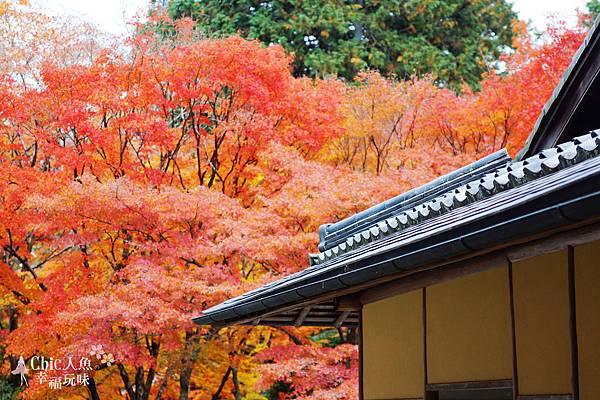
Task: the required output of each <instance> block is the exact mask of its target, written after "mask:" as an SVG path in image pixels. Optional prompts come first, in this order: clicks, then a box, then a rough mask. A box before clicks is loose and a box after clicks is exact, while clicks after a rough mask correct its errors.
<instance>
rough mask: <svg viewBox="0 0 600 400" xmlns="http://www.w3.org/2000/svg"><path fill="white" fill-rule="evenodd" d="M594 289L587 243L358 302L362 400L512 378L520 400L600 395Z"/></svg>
mask: <svg viewBox="0 0 600 400" xmlns="http://www.w3.org/2000/svg"><path fill="white" fill-rule="evenodd" d="M511 278H512V279H511ZM599 287H600V242H594V243H590V244H586V245H582V246H577V247H575V248H571V249H567V250H564V251H560V252H555V253H551V254H546V255H542V256H536V257H531V258H528V259H525V260H522V261H519V262H515V263H512V264H511V265H509V264H508V262H507V263H506V265H499V266H498V267H497V268H494V269H491V270H487V271H484V272H479V273H476V274H473V275H468V276H465V277H461V278H457V279H453V280H449V281H446V282H443V283H439V284H435V285H431V286H428V287H426V288H424V289H418V290H415V291H412V292H409V293H404V294H401V295H396V296H392V297H389V298H387V299H385V300H381V301H377V302H375V303H371V304H367V305H364V307H363V349H362V351H363V366H362V368H363V382H362V383H363V393H364V398H365V399H368V400H375V399H379V400H381V399H414V398H423V396H424V392H425V388H426V387H428V388H429V389H431V390H434V389H432V388H435V387H436V386H435V384H445V383H459V382H472V381H488V382H490V381H506V380H509V381H510V380H511V379H513V376H515V377H516V378H517V379H513V383H514V385H515V386H516V390H517V393H516V394H517V395H525V396H531V395H538V396H542V397H539V398H540V399H543V398H551V397H549V396H548V395H574V394H576V393H579V399H581V400H592V399H594V400H596V399H600V289H599ZM423 291H424V292H425V296H424V298H423ZM423 300H425V301H423ZM423 305H424V306H425V307H424V308H423ZM423 317H425V318H424V320H423ZM513 321H514V324H513ZM423 323H424V324H425V329H423ZM424 331H425V332H424ZM513 331H514V332H513ZM513 334H514V341H513ZM572 336H573V337H572ZM425 348H426V353H427V354H426V356H424V353H425V351H424V349H425ZM513 354H514V359H513ZM428 385H429V386H428ZM437 387H439V385H438V386H437ZM544 396H546V397H544ZM536 398H537V397H536ZM554 398H556V397H554ZM561 398H563V397H561ZM570 398H574V397H570Z"/></svg>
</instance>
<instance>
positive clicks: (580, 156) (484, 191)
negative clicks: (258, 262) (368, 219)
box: [309, 131, 600, 265]
mask: <svg viewBox="0 0 600 400" xmlns="http://www.w3.org/2000/svg"><path fill="white" fill-rule="evenodd" d="M599 132H600V131H593V132H590V133H588V134H586V135H583V136H579V137H577V138H575V139H573V140H572V141H570V142H568V143H564V144H562V145H559V146H557V147H555V148H551V149H547V150H544V151H542V152H540V153H538V154H535V155H533V156H531V157H529V158H527V159H525V160H523V161H514V162H511V163H509V164H508V165H506V166H503V167H500V168H497V169H496V170H494V171H490V172H486V173H485V174H483V175H482V176H480V177H478V178H477V179H474V180H472V181H470V182H468V183H465V184H464V185H462V186H460V187H457V188H454V189H452V190H450V191H448V192H446V193H443V194H440V195H438V196H437V197H434V198H432V199H429V200H426V201H424V202H423V203H421V204H416V205H414V206H413V207H412V208H410V209H406V210H403V211H401V212H399V213H398V214H397V215H393V216H391V217H387V218H385V219H383V220H381V221H377V220H376V221H374V222H373V225H371V226H368V227H366V229H364V230H363V231H361V232H359V233H356V234H354V235H353V236H352V238H354V240H353V242H352V243H351V244H350V243H348V244H349V245H348V246H346V244H345V243H344V245H343V246H342V245H341V244H338V245H336V246H333V247H331V248H330V249H328V250H326V251H324V252H321V253H319V254H317V255H316V256H315V255H312V254H311V255H310V256H309V263H310V265H319V264H322V263H325V262H327V261H329V260H332V259H333V258H335V257H337V256H340V255H342V254H345V253H347V252H350V251H355V250H356V249H358V248H359V247H361V246H364V245H365V244H367V243H371V242H373V241H376V240H378V239H380V238H382V237H385V236H389V235H391V234H393V233H396V232H400V231H402V230H403V229H406V228H408V227H410V226H412V225H416V224H419V223H421V222H423V221H425V220H427V219H430V218H433V217H436V216H438V215H441V214H444V213H446V212H449V211H451V210H454V209H456V208H459V207H463V206H465V205H467V204H470V203H473V202H476V201H479V200H482V199H485V198H488V197H490V196H493V195H494V194H496V193H500V192H502V191H505V190H508V189H511V188H514V187H517V186H520V185H522V184H524V183H526V182H529V181H532V180H534V179H537V178H539V177H540V176H544V175H547V174H551V173H553V172H556V171H557V170H559V169H561V168H565V167H568V166H570V165H573V164H576V163H578V162H581V161H583V160H586V159H588V158H590V157H594V156H596V155H598V154H600V137H599ZM357 238H360V240H357ZM348 239H350V238H348ZM346 243H347V241H346Z"/></svg>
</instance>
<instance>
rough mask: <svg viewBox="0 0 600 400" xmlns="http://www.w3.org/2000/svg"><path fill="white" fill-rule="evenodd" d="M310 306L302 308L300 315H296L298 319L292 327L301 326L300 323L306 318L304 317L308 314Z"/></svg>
mask: <svg viewBox="0 0 600 400" xmlns="http://www.w3.org/2000/svg"><path fill="white" fill-rule="evenodd" d="M310 308H311V307H310V306H309V307H304V308H303V309H302V310H301V311H300V313H299V314H298V317H297V318H296V321H294V326H301V325H302V323H303V322H304V319H305V318H306V316H307V315H308V313H309V312H310Z"/></svg>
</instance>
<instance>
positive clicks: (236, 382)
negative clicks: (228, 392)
mask: <svg viewBox="0 0 600 400" xmlns="http://www.w3.org/2000/svg"><path fill="white" fill-rule="evenodd" d="M237 373H238V370H237V368H232V369H231V380H232V381H233V395H234V396H235V400H242V393H241V392H240V381H239V379H238V374H237Z"/></svg>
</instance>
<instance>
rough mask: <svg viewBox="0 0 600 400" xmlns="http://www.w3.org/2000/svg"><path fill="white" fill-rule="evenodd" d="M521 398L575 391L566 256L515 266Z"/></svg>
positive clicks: (562, 254) (531, 260) (539, 258)
mask: <svg viewBox="0 0 600 400" xmlns="http://www.w3.org/2000/svg"><path fill="white" fill-rule="evenodd" d="M513 287H514V304H515V334H516V349H517V371H518V376H519V394H524V395H528V394H563V393H570V392H571V361H570V360H571V351H570V347H571V339H570V334H569V329H570V328H569V287H568V270H567V252H566V251H562V252H559V253H551V254H546V255H543V256H539V257H534V258H530V259H527V260H524V261H520V262H518V263H515V264H513Z"/></svg>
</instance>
